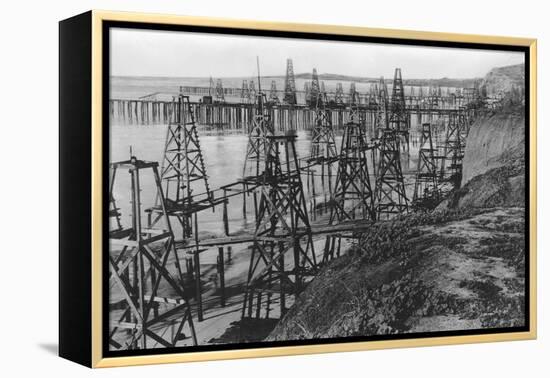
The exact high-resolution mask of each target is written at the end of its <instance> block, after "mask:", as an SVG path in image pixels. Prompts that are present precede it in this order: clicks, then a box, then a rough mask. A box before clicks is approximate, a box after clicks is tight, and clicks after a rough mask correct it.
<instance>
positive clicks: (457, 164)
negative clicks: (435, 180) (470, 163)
mask: <svg viewBox="0 0 550 378" xmlns="http://www.w3.org/2000/svg"><path fill="white" fill-rule="evenodd" d="M467 136H468V122H467V119H466V113H465V110H464V108H460V110H459V111H458V113H452V114H451V115H450V117H449V121H448V124H447V132H446V136H445V144H444V146H443V156H442V163H441V172H440V177H441V180H444V181H448V182H450V183H451V184H453V186H454V187H455V188H458V187H460V183H461V181H462V161H463V159H464V150H465V148H466V137H467Z"/></svg>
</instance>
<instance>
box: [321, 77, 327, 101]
mask: <svg viewBox="0 0 550 378" xmlns="http://www.w3.org/2000/svg"><path fill="white" fill-rule="evenodd" d="M320 94H321V97H322V98H324V99H326V98H327V90H326V88H325V82H324V81H321V89H320Z"/></svg>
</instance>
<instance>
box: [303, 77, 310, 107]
mask: <svg viewBox="0 0 550 378" xmlns="http://www.w3.org/2000/svg"><path fill="white" fill-rule="evenodd" d="M310 96H311V86H310V85H309V83H308V82H307V81H306V82H305V83H304V97H305V99H306V105H308V106H309V98H310Z"/></svg>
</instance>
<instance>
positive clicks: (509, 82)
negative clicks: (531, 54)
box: [482, 64, 525, 95]
mask: <svg viewBox="0 0 550 378" xmlns="http://www.w3.org/2000/svg"><path fill="white" fill-rule="evenodd" d="M524 85H525V65H524V64H516V65H513V66H506V67H497V68H493V69H492V70H491V71H489V73H488V74H487V75H486V76H485V78H484V79H483V83H482V87H484V88H485V90H486V91H487V94H489V95H494V94H500V93H508V92H510V91H512V89H513V88H519V89H523V88H524Z"/></svg>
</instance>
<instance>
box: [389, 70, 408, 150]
mask: <svg viewBox="0 0 550 378" xmlns="http://www.w3.org/2000/svg"><path fill="white" fill-rule="evenodd" d="M389 124H390V128H392V129H394V130H395V131H397V134H398V135H399V136H402V137H403V140H404V141H405V142H406V143H407V145H408V141H409V131H410V117H409V113H408V112H407V106H406V103H405V91H404V89H403V79H402V77H401V68H396V69H395V73H394V76H393V87H392V96H391V100H390V108H389Z"/></svg>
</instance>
